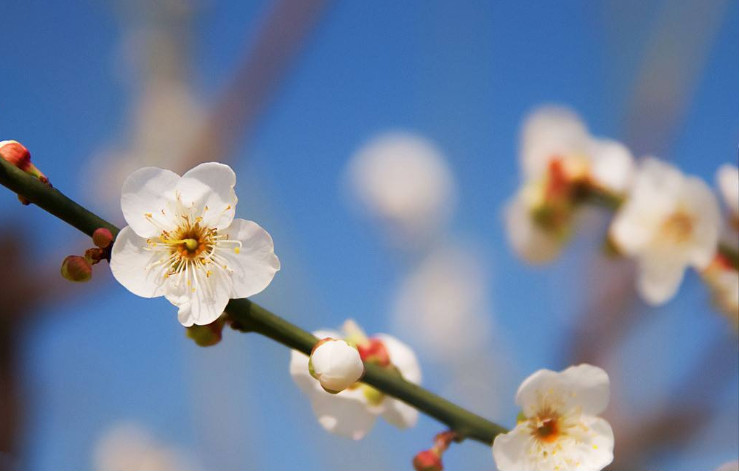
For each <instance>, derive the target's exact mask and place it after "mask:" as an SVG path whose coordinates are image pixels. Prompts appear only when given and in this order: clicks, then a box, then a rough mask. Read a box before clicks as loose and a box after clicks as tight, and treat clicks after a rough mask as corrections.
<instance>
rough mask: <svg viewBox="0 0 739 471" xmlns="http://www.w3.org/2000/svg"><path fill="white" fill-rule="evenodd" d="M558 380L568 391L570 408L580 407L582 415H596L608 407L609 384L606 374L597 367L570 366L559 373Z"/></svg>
mask: <svg viewBox="0 0 739 471" xmlns="http://www.w3.org/2000/svg"><path fill="white" fill-rule="evenodd" d="M559 379H560V381H562V383H563V386H564V387H565V388H567V390H568V396H567V401H568V405H569V407H570V408H572V407H580V408H582V413H583V414H590V415H597V414H600V413H601V412H603V411H604V410H605V409H606V406H608V401H609V398H610V394H611V392H610V391H611V382H610V380H609V379H608V373H606V372H605V370H603V369H602V368H598V367H597V366H593V365H588V364H582V365H577V366H571V367H569V368H567V369H566V370H564V371H562V372H561V373H559Z"/></svg>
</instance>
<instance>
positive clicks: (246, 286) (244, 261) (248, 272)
mask: <svg viewBox="0 0 739 471" xmlns="http://www.w3.org/2000/svg"><path fill="white" fill-rule="evenodd" d="M224 233H225V234H228V238H229V239H233V240H238V241H240V242H241V244H242V245H241V248H240V249H239V250H238V251H237V250H234V249H233V248H228V249H219V250H218V255H220V256H222V257H223V258H225V259H226V262H227V263H228V267H229V269H230V270H233V272H232V273H231V280H232V282H233V283H232V287H231V292H230V297H232V298H247V297H249V296H253V295H255V294H257V293H259V292H260V291H262V290H263V289H264V288H266V287H267V286H269V284H270V283H271V282H272V279H273V278H274V276H275V273H277V271H278V270H279V269H280V260H279V259H278V258H277V255H275V252H274V243H273V242H272V237H271V236H270V235H269V233H268V232H267V231H265V230H264V229H263V228H262V227H261V226H260V225H259V224H257V223H255V222H253V221H246V220H244V219H234V220H233V223H232V224H231V226H229V227H228V228H227V229H226V230H225V231H224ZM337 338H340V337H337Z"/></svg>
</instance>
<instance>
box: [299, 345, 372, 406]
mask: <svg viewBox="0 0 739 471" xmlns="http://www.w3.org/2000/svg"><path fill="white" fill-rule="evenodd" d="M309 369H310V372H311V375H312V376H313V377H314V378H316V379H317V380H318V381H319V382H320V383H321V386H322V387H323V389H325V390H326V391H328V392H330V393H334V394H335V393H339V392H341V391H343V390H344V389H346V388H348V387H349V386H351V385H352V384H354V383H355V382H356V381H357V380H359V378H361V377H362V374H364V364H362V359H361V358H360V357H359V352H358V351H357V349H356V348H354V347H352V346H350V345H349V344H348V343H346V342H345V341H344V340H334V339H326V340H324V341H323V342H322V343H320V344H319V345H318V346H317V347H316V348H315V349H314V350H313V353H311V356H310V361H309Z"/></svg>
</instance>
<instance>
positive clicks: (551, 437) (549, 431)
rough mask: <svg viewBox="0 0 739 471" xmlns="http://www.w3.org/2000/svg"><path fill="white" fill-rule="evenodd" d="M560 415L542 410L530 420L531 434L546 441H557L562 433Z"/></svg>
mask: <svg viewBox="0 0 739 471" xmlns="http://www.w3.org/2000/svg"><path fill="white" fill-rule="evenodd" d="M560 425H561V424H560V417H559V415H557V414H555V413H553V412H551V411H542V412H541V413H539V414H537V416H536V417H533V418H531V419H530V420H529V430H530V432H531V435H532V436H533V437H534V438H535V439H536V440H538V441H540V442H544V443H552V442H555V441H556V440H557V439H558V438H559V436H560V435H561V434H562V430H561V428H562V427H561V426H560Z"/></svg>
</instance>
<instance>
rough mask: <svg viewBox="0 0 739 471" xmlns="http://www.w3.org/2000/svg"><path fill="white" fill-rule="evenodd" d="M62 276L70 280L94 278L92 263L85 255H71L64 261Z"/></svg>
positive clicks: (79, 280)
mask: <svg viewBox="0 0 739 471" xmlns="http://www.w3.org/2000/svg"><path fill="white" fill-rule="evenodd" d="M61 272H62V276H63V277H64V278H66V279H68V280H69V281H77V282H82V281H89V280H90V278H92V265H90V262H88V261H87V260H86V259H85V257H80V256H79V255H69V256H68V257H67V258H65V259H64V261H63V262H62V269H61Z"/></svg>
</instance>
